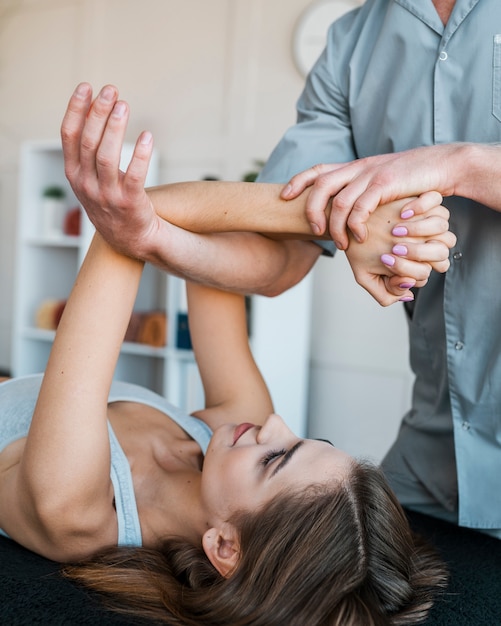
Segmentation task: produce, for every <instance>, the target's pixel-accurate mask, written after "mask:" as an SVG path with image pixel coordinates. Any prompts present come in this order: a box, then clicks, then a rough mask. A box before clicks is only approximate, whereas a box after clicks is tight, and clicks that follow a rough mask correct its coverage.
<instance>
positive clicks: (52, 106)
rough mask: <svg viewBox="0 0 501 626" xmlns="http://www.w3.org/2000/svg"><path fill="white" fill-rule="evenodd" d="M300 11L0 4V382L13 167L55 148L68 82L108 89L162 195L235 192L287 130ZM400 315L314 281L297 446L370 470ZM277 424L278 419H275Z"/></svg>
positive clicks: (295, 88)
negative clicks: (156, 162) (302, 436)
mask: <svg viewBox="0 0 501 626" xmlns="http://www.w3.org/2000/svg"><path fill="white" fill-rule="evenodd" d="M309 4H310V2H309V1H308V0H266V1H265V0H250V1H249V0H210V1H208V0H142V2H137V1H136V0H43V1H42V0H3V1H1V0H0V368H2V367H6V368H8V367H9V365H10V333H11V324H12V292H13V284H12V283H13V278H12V277H13V259H14V239H15V229H16V205H17V176H18V158H19V148H20V145H21V143H22V142H23V141H24V140H27V139H50V138H54V137H57V136H58V133H59V125H60V121H61V118H62V114H63V112H64V109H65V106H66V102H67V99H68V97H69V95H70V93H71V91H72V90H73V88H74V86H75V85H76V84H77V83H78V82H79V81H82V80H86V81H89V82H91V83H92V84H93V85H95V87H96V89H97V88H98V87H100V86H101V85H102V84H104V83H105V82H111V83H114V84H116V85H117V86H118V87H119V88H120V90H121V95H122V97H123V98H125V99H126V100H128V102H129V103H130V105H131V109H132V115H131V122H130V128H129V133H128V136H127V140H129V141H133V140H134V139H135V137H136V136H137V134H138V133H139V132H140V131H141V130H143V129H145V128H148V129H150V130H152V131H153V133H154V136H155V143H156V147H157V149H158V151H159V154H160V178H161V180H163V181H165V182H168V181H173V180H182V179H196V178H200V177H201V176H203V175H206V174H217V175H219V176H222V177H224V178H227V179H238V178H240V176H241V175H242V173H243V172H245V171H247V170H248V169H250V168H251V167H252V164H253V160H254V159H264V158H266V156H267V155H268V154H269V152H270V151H271V149H272V148H273V146H274V144H275V143H276V142H277V141H278V139H279V137H280V136H281V134H282V132H283V131H284V130H285V128H286V127H287V126H288V125H290V124H291V123H293V121H294V117H295V112H294V103H295V101H296V98H297V96H298V95H299V92H300V89H301V85H302V79H301V77H300V76H299V74H298V73H297V71H296V69H295V67H294V65H293V61H292V55H291V48H292V46H291V37H292V33H293V29H294V25H295V22H296V19H297V17H298V15H299V14H300V13H301V11H302V10H303V9H304V8H305V7H306V6H307V5H309ZM410 381H411V377H410V374H409V371H408V366H407V361H406V337H405V331H404V319H403V311H402V310H401V309H400V308H399V307H397V306H395V307H392V308H391V309H381V308H380V307H378V306H377V305H376V304H375V303H373V302H372V300H371V299H370V297H369V296H368V295H366V294H365V293H364V292H362V291H361V290H360V288H359V287H357V286H356V285H355V284H354V281H353V280H352V278H351V275H350V271H349V268H348V267H347V265H346V262H345V261H344V257H342V255H339V258H338V259H336V261H334V262H333V261H329V260H321V262H320V263H319V265H318V267H317V268H316V270H315V279H314V295H313V323H312V362H311V384H310V388H311V393H310V416H311V418H310V424H311V432H312V434H315V435H322V436H327V437H329V438H331V439H332V440H333V441H334V442H335V443H336V445H339V446H340V447H343V446H344V447H347V448H348V449H349V450H350V451H351V452H353V453H355V454H368V455H370V456H373V457H374V458H379V457H380V456H381V455H382V453H383V452H384V450H385V449H386V447H387V446H388V445H389V442H390V441H391V438H392V437H393V435H394V432H395V429H396V425H397V423H398V420H399V417H400V416H401V414H402V412H403V410H404V409H405V408H406V407H407V405H408V403H409V389H410ZM277 409H278V410H280V407H277Z"/></svg>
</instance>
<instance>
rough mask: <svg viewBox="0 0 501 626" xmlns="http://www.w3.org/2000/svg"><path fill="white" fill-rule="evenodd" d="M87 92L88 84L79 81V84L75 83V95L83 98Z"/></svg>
mask: <svg viewBox="0 0 501 626" xmlns="http://www.w3.org/2000/svg"><path fill="white" fill-rule="evenodd" d="M88 93H89V86H88V85H87V84H86V83H80V85H77V88H76V89H75V96H78V97H80V98H85V97H86V96H87V94H88Z"/></svg>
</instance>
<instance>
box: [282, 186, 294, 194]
mask: <svg viewBox="0 0 501 626" xmlns="http://www.w3.org/2000/svg"><path fill="white" fill-rule="evenodd" d="M291 193H292V185H287V186H286V187H285V189H284V190H283V191H282V196H290V194H291Z"/></svg>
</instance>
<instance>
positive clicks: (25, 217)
mask: <svg viewBox="0 0 501 626" xmlns="http://www.w3.org/2000/svg"><path fill="white" fill-rule="evenodd" d="M131 151H132V146H130V145H129V146H126V147H125V148H124V152H123V155H122V161H123V166H124V167H125V166H126V165H127V163H128V161H129V160H130V155H131V153H132V152H131ZM157 174H158V162H157V159H156V156H155V157H154V158H153V160H152V163H151V166H150V174H149V178H148V180H147V185H155V184H157V183H158V181H157ZM51 185H57V186H60V187H63V188H64V190H65V191H66V203H67V208H73V207H76V206H78V201H77V199H76V198H75V196H74V195H73V193H72V191H71V188H70V186H69V184H68V182H67V180H66V178H65V176H64V166H63V155H62V150H61V146H60V143H59V142H57V141H54V142H28V143H26V144H24V145H23V148H22V153H21V167H20V194H19V197H20V206H19V214H18V235H17V262H16V299H15V311H14V320H15V323H14V329H13V333H14V335H13V362H12V372H13V375H14V376H21V375H25V374H30V373H34V372H41V371H43V370H44V369H45V365H46V363H47V359H48V356H49V352H50V349H51V346H52V341H53V339H54V331H50V330H43V329H40V328H37V326H36V322H35V320H36V312H37V310H38V308H39V307H40V305H41V303H42V302H44V301H46V300H48V299H54V300H65V299H66V298H67V297H68V295H69V293H70V290H71V287H72V285H73V282H74V279H75V277H76V274H77V272H78V268H79V267H80V265H81V263H82V261H83V258H84V256H85V253H86V251H87V249H88V247H89V244H90V241H91V239H92V235H93V232H94V228H93V226H92V225H91V223H90V221H89V220H88V219H87V217H86V215H85V212H82V226H81V234H80V235H79V236H68V235H63V234H57V235H47V234H44V231H43V228H42V192H43V190H44V189H45V188H46V187H48V186H51ZM184 288H185V287H184V281H182V280H180V279H178V278H175V277H172V276H168V275H167V274H165V273H164V272H161V271H159V270H157V269H155V268H153V267H151V266H146V268H145V271H144V274H143V278H142V280H141V285H140V289H139V293H138V296H137V299H136V304H135V310H137V311H157V310H164V311H165V312H166V314H167V333H166V334H167V344H166V346H164V347H160V348H156V347H152V346H148V345H144V344H139V343H131V342H124V343H123V345H122V350H121V354H120V357H119V361H118V364H117V369H116V373H115V377H116V378H117V379H121V380H126V381H130V382H135V383H137V384H141V385H144V386H146V387H148V388H150V389H153V390H155V391H157V392H158V393H162V394H163V395H165V397H167V398H168V399H169V400H170V401H171V402H172V403H174V404H176V405H177V406H179V407H181V408H183V409H185V410H187V411H192V410H195V409H197V408H200V407H201V406H203V392H202V387H201V383H200V378H199V375H198V371H197V368H196V364H195V360H194V357H193V353H192V351H191V350H186V349H179V348H176V347H175V346H176V338H177V333H178V328H177V322H178V314H179V313H180V312H183V303H184V301H185V298H184V293H183V290H184ZM310 292H311V279H310V278H307V279H306V280H305V281H303V282H302V283H301V284H300V285H298V286H296V287H295V288H294V289H292V290H290V291H289V292H287V293H286V294H284V295H283V296H280V297H278V298H273V299H271V300H270V299H266V298H260V297H253V298H252V306H251V324H250V325H251V329H252V332H251V346H252V349H253V352H254V354H255V357H256V360H257V362H258V364H259V366H260V367H261V369H262V371H263V373H264V375H265V378H266V380H267V382H268V383H269V385H270V389H271V393H272V396H273V399H274V403H275V408H276V410H277V412H279V413H280V414H282V415H283V416H284V418H285V419H286V420H287V421H288V423H289V424H290V426H291V427H292V429H293V430H295V431H296V432H297V433H298V434H300V435H302V434H304V433H305V430H306V406H307V383H308V369H309V334H310V306H311V304H310V303H311V297H310V296H311V293H310Z"/></svg>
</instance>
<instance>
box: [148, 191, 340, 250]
mask: <svg viewBox="0 0 501 626" xmlns="http://www.w3.org/2000/svg"><path fill="white" fill-rule="evenodd" d="M281 189H282V185H277V184H270V183H244V182H227V181H225V182H220V181H195V182H188V183H173V184H170V185H162V186H160V187H153V188H150V189H148V190H147V192H148V195H149V197H150V199H151V201H152V203H153V206H154V208H155V210H156V212H157V213H158V214H159V215H160V217H162V218H163V219H165V220H167V221H168V222H170V223H172V224H175V225H176V226H179V227H181V228H184V229H185V230H189V231H191V232H196V233H213V232H232V231H233V232H234V231H245V232H259V233H263V234H266V235H269V236H272V237H285V238H289V237H290V238H295V239H298V238H304V239H312V238H313V234H312V231H311V228H310V225H309V223H308V220H307V219H306V214H305V204H306V199H307V197H308V195H309V191H310V190H309V189H307V190H306V191H305V192H304V193H303V194H301V195H300V196H299V197H298V198H296V199H295V200H292V201H285V200H282V199H281V198H280V191H281ZM328 212H329V211H328ZM327 218H328V216H327ZM324 238H325V239H328V238H329V237H328V235H326V236H325V237H324Z"/></svg>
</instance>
